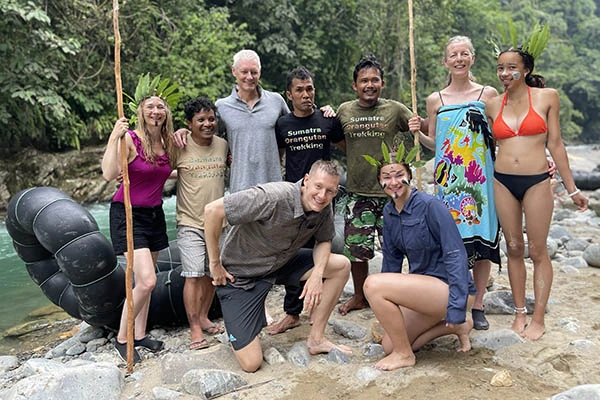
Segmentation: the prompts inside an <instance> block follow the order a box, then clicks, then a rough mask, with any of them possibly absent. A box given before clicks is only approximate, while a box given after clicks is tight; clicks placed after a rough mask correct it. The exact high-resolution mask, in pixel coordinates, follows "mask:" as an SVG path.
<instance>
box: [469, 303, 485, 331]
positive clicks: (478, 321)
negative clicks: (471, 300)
mask: <svg viewBox="0 0 600 400" xmlns="http://www.w3.org/2000/svg"><path fill="white" fill-rule="evenodd" d="M471 315H472V316H473V328H474V329H476V330H478V331H486V330H488V328H489V327H490V324H489V322H488V320H487V319H486V318H485V313H484V311H483V310H478V309H476V308H472V309H471Z"/></svg>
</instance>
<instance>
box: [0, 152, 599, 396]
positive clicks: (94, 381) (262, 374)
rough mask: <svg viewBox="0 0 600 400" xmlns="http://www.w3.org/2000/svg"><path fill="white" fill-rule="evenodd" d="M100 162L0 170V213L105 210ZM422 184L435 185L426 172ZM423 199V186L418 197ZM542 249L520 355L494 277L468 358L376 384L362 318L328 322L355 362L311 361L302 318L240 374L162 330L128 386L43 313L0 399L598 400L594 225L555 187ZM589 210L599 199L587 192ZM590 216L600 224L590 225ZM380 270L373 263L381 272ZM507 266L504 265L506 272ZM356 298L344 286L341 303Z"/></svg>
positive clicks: (10, 365) (370, 326) (14, 346)
mask: <svg viewBox="0 0 600 400" xmlns="http://www.w3.org/2000/svg"><path fill="white" fill-rule="evenodd" d="M569 153H570V160H571V165H572V166H573V168H577V169H582V170H588V169H589V168H591V166H590V165H588V164H590V162H592V163H594V162H597V161H595V160H598V159H599V158H598V157H597V156H598V153H599V150H598V149H584V150H581V149H577V151H573V152H571V151H570V152H569ZM101 157H102V149H101V148H93V149H86V150H83V151H82V152H68V153H62V154H58V155H57V154H40V153H38V152H35V151H33V150H27V151H24V152H22V153H20V154H18V155H16V156H15V157H14V158H13V159H11V160H4V161H1V163H2V165H1V169H0V209H1V208H2V206H3V205H4V207H5V205H6V204H7V202H8V200H9V199H10V197H11V196H12V195H14V194H15V193H16V192H18V191H19V190H22V189H24V188H27V187H31V186H43V185H49V186H55V187H58V188H60V189H61V190H63V191H65V192H67V193H69V194H70V195H72V196H73V197H74V198H75V199H76V200H77V201H80V202H85V203H93V202H97V201H108V200H109V199H110V196H112V194H113V193H114V190H115V187H116V184H114V183H110V184H109V183H106V182H104V180H103V179H102V177H101V172H100V159H101ZM423 176H432V173H431V171H425V172H423ZM429 190H430V186H429V185H428V184H426V185H425V191H429ZM556 192H557V194H558V196H557V198H556V205H557V207H556V209H555V212H554V216H553V222H552V227H551V232H550V237H549V240H548V249H549V251H550V254H551V256H552V262H553V266H554V283H553V286H552V293H551V298H550V302H549V305H548V310H547V316H546V334H545V335H544V336H543V337H542V338H541V339H540V340H539V341H536V342H526V341H523V340H522V339H521V338H520V337H518V336H517V335H516V334H514V333H513V332H512V331H510V330H509V329H508V328H510V325H511V322H512V319H513V315H512V309H513V305H512V301H511V296H510V291H509V283H508V277H507V274H506V269H504V270H503V271H502V272H500V273H498V274H493V278H494V283H493V284H492V285H491V286H490V287H489V288H488V290H489V292H488V293H487V294H486V297H485V307H486V310H487V314H488V319H489V321H490V330H489V331H473V332H472V334H471V339H472V344H473V349H472V350H471V351H470V352H468V353H457V352H456V351H455V349H456V340H455V338H453V337H447V338H441V339H438V340H436V341H434V342H432V343H430V344H428V345H427V346H425V347H424V348H423V349H422V350H420V351H419V352H418V353H417V354H416V356H417V364H416V366H415V367H413V368H409V369H402V370H397V371H392V372H385V373H382V372H381V371H378V370H375V369H373V368H372V367H371V366H372V365H373V363H374V362H375V361H376V360H378V359H379V358H381V347H380V346H379V345H378V341H379V340H380V330H379V329H378V326H377V324H376V321H375V318H374V316H373V313H372V312H371V311H370V310H369V309H367V310H362V311H357V312H352V313H350V314H349V315H347V316H345V317H342V316H340V315H339V314H337V313H336V312H334V313H333V314H332V315H331V320H330V325H329V327H328V328H327V331H326V334H327V335H328V336H329V337H330V338H331V339H332V340H333V341H335V342H338V343H342V344H346V345H348V346H350V347H351V348H352V349H353V355H352V356H350V357H346V356H344V355H342V354H339V353H334V354H330V355H319V356H310V355H308V352H307V349H306V346H305V344H304V341H305V339H306V337H307V335H308V331H309V324H308V316H306V315H302V316H301V321H302V325H301V326H300V327H298V328H295V329H292V330H290V331H288V332H286V333H284V334H281V335H277V336H269V335H267V334H266V333H265V332H263V333H262V334H261V340H262V344H263V350H264V351H265V362H264V363H263V366H262V367H261V369H260V370H259V371H258V372H256V373H254V374H247V373H244V372H243V371H242V370H241V369H240V368H239V367H238V365H237V363H236V361H235V358H234V356H233V354H232V352H231V350H230V348H229V346H228V344H227V343H226V336H225V335H221V336H215V337H211V338H210V342H211V346H210V347H209V348H208V349H204V350H196V351H190V350H188V345H189V329H188V328H186V327H177V328H171V327H161V328H159V329H154V330H152V331H151V332H150V334H151V336H153V337H155V338H157V339H160V340H164V341H165V349H163V350H162V351H160V352H159V353H150V352H145V351H144V350H141V354H142V357H143V362H142V363H141V364H139V365H137V366H135V368H134V372H133V374H131V375H127V374H126V373H125V368H124V363H123V362H122V361H121V360H120V359H119V357H118V356H117V354H116V352H115V350H114V345H113V339H114V333H112V332H108V331H105V330H103V329H100V328H94V327H90V326H88V325H87V324H85V323H82V322H81V321H78V320H75V319H72V318H70V317H69V316H68V315H66V314H65V313H63V312H61V311H60V310H56V309H55V308H53V307H51V308H49V309H45V310H40V311H39V312H38V313H37V314H36V315H33V316H31V320H30V321H28V322H26V323H24V324H23V325H22V326H19V327H14V328H12V329H10V330H8V331H6V332H4V334H3V335H2V336H4V337H3V339H2V340H0V398H2V399H7V400H17V399H18V400H22V399H102V400H109V399H140V400H147V399H175V398H177V399H205V398H216V397H220V398H223V399H230V400H232V399H248V400H253V399H261V400H262V399H304V398H311V400H320V399H387V398H407V399H422V398H439V397H441V398H450V399H455V398H456V399H498V400H506V399H523V398H528V399H546V398H549V397H552V396H555V397H554V398H555V399H600V385H598V384H599V383H600V334H599V332H600V319H598V315H600V295H599V294H598V293H599V291H598V289H599V288H600V270H599V269H598V268H600V239H599V238H600V218H599V217H598V215H597V214H595V213H594V212H593V211H587V212H585V213H579V212H575V211H573V207H572V205H571V201H570V199H569V198H567V197H566V196H565V195H564V193H562V194H561V190H560V187H559V188H557V190H556ZM586 195H588V196H589V198H590V204H591V205H592V207H593V208H595V209H596V210H598V204H600V190H597V191H595V192H586ZM599 212H600V211H599ZM380 261H381V260H380V258H379V257H378V258H377V259H376V260H375V262H373V263H371V270H372V272H378V270H379V268H380ZM503 262H504V264H505V260H503ZM527 267H528V268H527V273H528V293H529V297H528V299H529V300H528V302H529V304H528V307H529V308H531V307H532V287H531V282H532V272H533V271H532V265H531V263H530V262H529V260H527ZM351 293H352V284H351V282H349V284H348V285H347V287H346V289H345V291H344V295H343V296H342V298H341V299H340V302H342V301H344V300H345V299H347V298H348V297H349V296H350V295H351ZM282 301H283V290H282V288H279V287H276V288H274V290H273V291H272V292H271V293H270V294H269V298H268V306H269V309H270V310H271V313H272V314H273V317H275V319H279V318H282V317H283V311H282Z"/></svg>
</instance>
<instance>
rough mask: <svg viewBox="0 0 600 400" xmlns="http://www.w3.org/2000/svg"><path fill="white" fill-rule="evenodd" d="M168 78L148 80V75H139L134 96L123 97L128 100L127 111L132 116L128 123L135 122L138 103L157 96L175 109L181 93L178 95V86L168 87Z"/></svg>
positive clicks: (158, 77)
mask: <svg viewBox="0 0 600 400" xmlns="http://www.w3.org/2000/svg"><path fill="white" fill-rule="evenodd" d="M169 82H170V79H169V78H161V76H160V75H157V76H155V77H154V78H152V79H150V73H147V74H146V75H140V79H139V80H138V84H137V86H136V87H135V95H134V96H133V97H131V96H130V95H128V94H127V93H125V97H127V99H129V103H128V106H129V110H130V111H131V112H132V113H133V116H132V117H131V119H130V120H129V121H130V123H132V124H133V123H135V121H136V120H137V109H138V106H139V105H140V103H141V102H142V101H143V100H144V99H147V98H148V97H151V96H157V97H160V98H161V99H163V100H164V101H166V102H167V104H168V105H169V108H170V109H171V110H174V109H175V107H177V103H178V102H179V99H181V96H183V93H179V85H178V84H176V83H173V84H171V85H169Z"/></svg>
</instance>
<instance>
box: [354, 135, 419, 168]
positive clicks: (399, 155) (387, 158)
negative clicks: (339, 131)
mask: <svg viewBox="0 0 600 400" xmlns="http://www.w3.org/2000/svg"><path fill="white" fill-rule="evenodd" d="M405 152H406V148H405V146H404V143H400V146H398V150H397V151H396V153H395V154H394V153H390V150H389V148H388V147H387V144H385V142H381V154H382V156H383V161H378V160H376V159H374V158H373V157H371V156H370V155H368V154H363V155H362V156H363V158H364V159H365V160H367V162H368V163H369V164H371V165H372V166H373V167H375V168H378V169H379V168H381V167H382V166H384V165H387V164H393V163H392V162H391V157H392V156H393V157H394V163H406V164H408V166H409V167H411V168H421V167H422V166H423V165H425V161H423V160H418V161H417V160H415V157H416V156H417V154H418V153H419V146H418V145H416V146H415V147H413V148H412V149H411V150H410V151H409V152H408V154H406V158H405V157H404V153H405Z"/></svg>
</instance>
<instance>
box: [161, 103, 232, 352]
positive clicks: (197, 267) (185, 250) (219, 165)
mask: <svg viewBox="0 0 600 400" xmlns="http://www.w3.org/2000/svg"><path fill="white" fill-rule="evenodd" d="M184 111H185V115H186V120H187V124H188V128H189V129H190V131H191V132H190V133H189V134H188V137H187V146H186V147H185V148H182V149H179V148H178V149H176V152H175V157H173V160H172V164H171V165H172V167H173V168H174V169H175V168H176V169H177V175H178V183H177V245H178V247H179V252H180V256H181V264H182V267H183V270H182V272H181V275H182V276H183V277H185V284H184V287H183V302H184V305H185V310H186V314H187V318H188V322H189V324H190V333H191V344H190V346H189V348H190V350H196V349H202V348H206V347H208V341H207V340H206V338H204V334H203V333H208V334H216V333H221V332H223V326H221V325H217V324H215V323H213V322H211V321H210V320H209V319H208V310H209V308H210V305H211V303H212V300H213V297H214V293H215V289H214V287H213V285H212V279H211V278H210V276H209V270H208V258H207V254H206V246H205V241H204V206H205V205H206V204H208V203H210V202H211V201H213V200H215V199H218V198H220V197H222V196H223V194H224V188H225V170H226V166H227V155H228V146H227V142H226V141H225V140H224V139H222V138H220V137H218V136H215V133H216V132H217V112H216V107H215V105H214V104H213V103H212V101H210V100H209V99H207V98H204V97H198V98H196V99H193V100H190V101H188V102H187V103H186V104H185V106H184Z"/></svg>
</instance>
